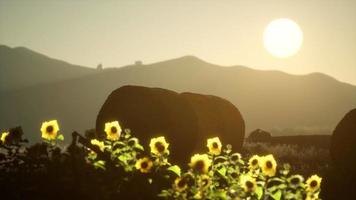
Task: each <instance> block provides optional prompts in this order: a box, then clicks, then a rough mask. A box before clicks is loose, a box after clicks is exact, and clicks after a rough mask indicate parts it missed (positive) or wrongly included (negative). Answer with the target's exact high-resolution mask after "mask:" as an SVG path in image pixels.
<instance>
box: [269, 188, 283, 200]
mask: <svg viewBox="0 0 356 200" xmlns="http://www.w3.org/2000/svg"><path fill="white" fill-rule="evenodd" d="M271 197H272V198H273V199H274V200H280V199H281V197H282V191H280V190H277V192H275V193H272V194H271Z"/></svg>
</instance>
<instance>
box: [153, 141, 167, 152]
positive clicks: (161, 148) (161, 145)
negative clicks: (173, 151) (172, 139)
mask: <svg viewBox="0 0 356 200" xmlns="http://www.w3.org/2000/svg"><path fill="white" fill-rule="evenodd" d="M155 147H156V149H157V151H158V152H160V153H162V152H163V151H164V149H165V147H164V145H163V144H162V143H161V142H156V143H155Z"/></svg>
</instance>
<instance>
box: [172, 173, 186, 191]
mask: <svg viewBox="0 0 356 200" xmlns="http://www.w3.org/2000/svg"><path fill="white" fill-rule="evenodd" d="M174 186H175V188H176V190H177V191H178V192H182V191H183V190H185V189H187V187H188V183H187V180H186V179H185V178H181V177H178V178H176V180H175V181H174Z"/></svg>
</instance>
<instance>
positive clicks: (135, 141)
mask: <svg viewBox="0 0 356 200" xmlns="http://www.w3.org/2000/svg"><path fill="white" fill-rule="evenodd" d="M138 143H139V142H138V139H137V138H130V139H129V141H127V145H129V146H130V147H133V146H135V145H136V144H138Z"/></svg>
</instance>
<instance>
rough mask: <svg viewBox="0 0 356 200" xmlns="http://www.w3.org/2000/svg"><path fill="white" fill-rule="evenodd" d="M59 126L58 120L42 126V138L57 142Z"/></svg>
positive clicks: (44, 123)
mask: <svg viewBox="0 0 356 200" xmlns="http://www.w3.org/2000/svg"><path fill="white" fill-rule="evenodd" d="M58 131H59V126H58V122H57V120H51V121H48V122H43V123H42V126H41V132H42V138H43V139H46V140H55V139H56V137H57V133H58Z"/></svg>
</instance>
